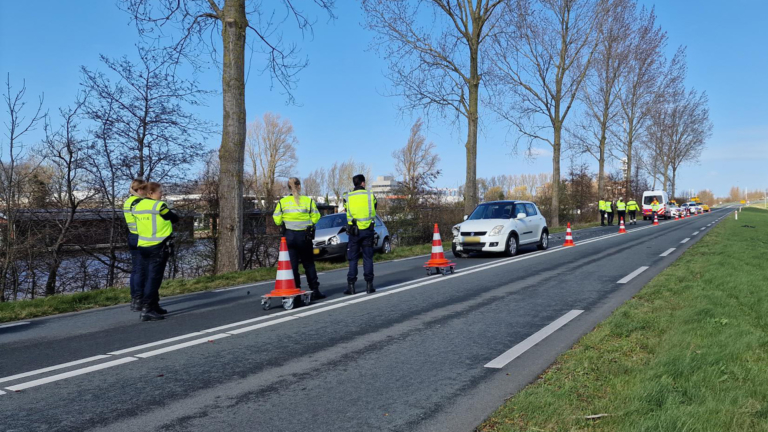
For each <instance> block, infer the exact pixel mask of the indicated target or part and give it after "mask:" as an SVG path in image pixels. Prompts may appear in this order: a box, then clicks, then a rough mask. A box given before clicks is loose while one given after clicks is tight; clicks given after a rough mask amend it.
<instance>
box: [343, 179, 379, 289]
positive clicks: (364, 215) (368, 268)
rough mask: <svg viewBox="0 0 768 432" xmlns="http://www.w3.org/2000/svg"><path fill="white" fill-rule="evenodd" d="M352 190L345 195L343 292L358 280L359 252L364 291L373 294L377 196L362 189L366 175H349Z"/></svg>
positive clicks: (351, 287)
mask: <svg viewBox="0 0 768 432" xmlns="http://www.w3.org/2000/svg"><path fill="white" fill-rule="evenodd" d="M352 183H353V184H354V185H355V189H354V190H353V191H352V192H350V193H348V194H345V195H344V202H345V207H346V209H347V235H348V237H349V243H347V259H348V260H349V272H348V273H347V290H346V291H344V294H347V295H349V294H354V293H355V282H357V263H358V261H359V260H360V254H361V253H362V255H363V276H364V277H365V285H366V292H367V293H368V294H372V293H374V292H376V290H375V289H373V240H374V237H375V235H376V231H374V225H375V224H376V197H375V196H373V193H371V192H370V191H367V190H365V176H363V175H362V174H358V175H356V176H354V177H352Z"/></svg>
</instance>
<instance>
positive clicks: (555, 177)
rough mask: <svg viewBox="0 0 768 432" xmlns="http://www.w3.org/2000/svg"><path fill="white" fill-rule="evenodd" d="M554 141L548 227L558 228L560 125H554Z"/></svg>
mask: <svg viewBox="0 0 768 432" xmlns="http://www.w3.org/2000/svg"><path fill="white" fill-rule="evenodd" d="M554 129H555V137H554V138H555V139H554V141H553V143H552V216H551V219H552V220H550V221H549V223H548V225H549V226H553V227H556V226H560V136H561V134H562V124H560V123H555V125H554Z"/></svg>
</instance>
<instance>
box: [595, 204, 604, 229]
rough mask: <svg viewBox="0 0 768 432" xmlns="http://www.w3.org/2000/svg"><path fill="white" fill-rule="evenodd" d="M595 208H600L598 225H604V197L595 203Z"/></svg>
mask: <svg viewBox="0 0 768 432" xmlns="http://www.w3.org/2000/svg"><path fill="white" fill-rule="evenodd" d="M597 208H598V210H600V226H605V197H603V199H601V200H600V201H599V202H598V203H597Z"/></svg>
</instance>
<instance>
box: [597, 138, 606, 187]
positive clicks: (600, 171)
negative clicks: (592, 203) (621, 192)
mask: <svg viewBox="0 0 768 432" xmlns="http://www.w3.org/2000/svg"><path fill="white" fill-rule="evenodd" d="M605 141H606V139H605V130H604V129H603V132H602V134H601V136H600V157H599V158H598V159H597V167H598V168H597V199H598V200H601V199H604V198H605Z"/></svg>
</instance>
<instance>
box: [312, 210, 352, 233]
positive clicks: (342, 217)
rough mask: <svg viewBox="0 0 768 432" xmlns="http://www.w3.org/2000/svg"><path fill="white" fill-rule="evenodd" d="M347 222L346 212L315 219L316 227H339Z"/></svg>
mask: <svg viewBox="0 0 768 432" xmlns="http://www.w3.org/2000/svg"><path fill="white" fill-rule="evenodd" d="M346 224H347V214H346V213H339V214H335V215H328V216H323V217H321V218H320V220H319V221H317V226H316V228H317V229H326V228H341V227H343V226H345V225H346Z"/></svg>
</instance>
